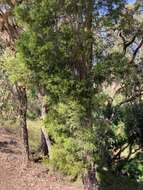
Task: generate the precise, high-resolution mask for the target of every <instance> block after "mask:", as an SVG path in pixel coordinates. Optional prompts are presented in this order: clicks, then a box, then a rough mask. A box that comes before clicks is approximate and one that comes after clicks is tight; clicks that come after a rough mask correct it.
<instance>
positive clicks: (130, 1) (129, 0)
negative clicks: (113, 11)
mask: <svg viewBox="0 0 143 190" xmlns="http://www.w3.org/2000/svg"><path fill="white" fill-rule="evenodd" d="M128 2H129V3H135V2H136V0H128Z"/></svg>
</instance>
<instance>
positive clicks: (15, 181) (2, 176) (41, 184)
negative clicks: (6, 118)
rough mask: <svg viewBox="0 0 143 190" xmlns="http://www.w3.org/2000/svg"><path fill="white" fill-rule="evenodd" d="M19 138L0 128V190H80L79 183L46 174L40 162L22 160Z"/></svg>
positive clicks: (21, 147)
mask: <svg viewBox="0 0 143 190" xmlns="http://www.w3.org/2000/svg"><path fill="white" fill-rule="evenodd" d="M22 150H23V146H22V143H21V141H20V140H19V138H17V137H16V136H14V135H12V134H10V133H8V132H6V131H5V130H3V129H0V190H61V189H62V190H82V188H81V185H79V184H77V183H71V182H69V181H67V180H66V181H64V180H62V179H61V178H59V177H55V176H53V175H50V174H48V172H47V171H46V169H45V168H44V167H42V166H41V165H40V164H34V163H32V162H31V163H30V164H29V165H28V167H27V166H26V164H25V161H24V156H23V155H24V154H23V152H22Z"/></svg>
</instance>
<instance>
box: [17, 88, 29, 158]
mask: <svg viewBox="0 0 143 190" xmlns="http://www.w3.org/2000/svg"><path fill="white" fill-rule="evenodd" d="M16 89H17V95H18V101H19V119H20V127H21V128H22V137H23V143H24V147H25V152H26V155H27V158H28V160H29V141H28V129H27V94H26V88H25V87H24V86H18V85H17V86H16Z"/></svg>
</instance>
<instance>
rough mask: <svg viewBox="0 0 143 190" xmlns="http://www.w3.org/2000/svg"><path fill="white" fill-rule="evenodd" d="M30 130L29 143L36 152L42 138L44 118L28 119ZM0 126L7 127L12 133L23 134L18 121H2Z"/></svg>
mask: <svg viewBox="0 0 143 190" xmlns="http://www.w3.org/2000/svg"><path fill="white" fill-rule="evenodd" d="M27 126H28V132H29V145H30V150H31V151H32V152H36V151H37V150H38V149H39V147H40V140H41V131H40V129H41V127H42V120H40V119H39V120H28V121H27ZM0 128H4V129H6V131H8V132H10V133H14V134H17V135H18V136H21V128H20V127H19V123H18V122H17V121H1V122H0Z"/></svg>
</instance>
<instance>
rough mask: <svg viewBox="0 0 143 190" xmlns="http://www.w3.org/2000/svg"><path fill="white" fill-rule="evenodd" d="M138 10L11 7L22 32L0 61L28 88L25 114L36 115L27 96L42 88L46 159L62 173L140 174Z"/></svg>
mask: <svg viewBox="0 0 143 190" xmlns="http://www.w3.org/2000/svg"><path fill="white" fill-rule="evenodd" d="M141 9H142V3H141V2H140V1H136V2H135V3H134V4H132V5H130V4H128V3H127V1H123V0H112V1H94V0H89V1H84V0H79V1H73V0H57V1H56V0H41V1H38V0H35V2H34V3H33V1H32V0H29V1H25V0H23V1H22V2H18V3H17V4H16V6H15V9H14V10H13V14H14V15H15V18H16V21H17V23H18V25H19V27H22V28H23V31H22V32H21V33H20V35H19V38H18V39H17V40H16V53H15V54H13V52H11V51H10V50H8V49H6V50H5V53H4V54H3V58H2V61H3V65H4V68H5V70H6V73H7V76H8V79H9V80H10V81H11V82H12V83H14V84H15V83H18V84H19V83H20V84H21V83H22V84H24V85H25V86H27V87H28V93H29V91H30V93H29V94H30V95H29V99H30V103H29V104H30V105H33V107H32V108H33V110H31V111H30V112H33V113H29V117H31V118H36V117H38V116H39V115H40V114H39V106H35V105H34V104H33V102H36V103H37V104H38V103H39V102H40V101H39V102H38V98H37V97H38V93H39V92H40V90H41V89H42V91H44V93H43V94H44V95H43V96H44V103H45V104H46V106H47V107H48V109H47V112H46V117H45V125H46V128H47V132H48V135H49V137H50V139H51V141H52V148H51V157H50V163H51V164H52V165H53V166H54V167H55V168H56V169H59V170H61V171H62V172H63V173H64V174H66V175H71V176H73V177H75V178H76V177H77V176H82V177H83V176H85V175H87V174H88V173H90V172H91V173H92V172H93V171H94V174H97V173H99V174H100V173H102V172H103V170H107V171H110V172H111V173H112V174H116V175H117V176H118V175H121V176H123V175H127V176H128V177H130V178H134V179H138V180H140V181H141V180H142V176H143V165H142V161H141V158H142V143H143V142H142V136H143V130H142V124H143V119H142V113H143V103H142V82H143V80H142V79H143V78H142V77H143V75H142V72H143V70H142V54H141V47H142V44H143V37H142V32H143V26H142V25H143V22H142V17H143V15H142V10H141ZM31 84H32V85H31ZM114 84H116V86H117V87H118V88H117V90H116V89H115V90H113V92H112V88H111V92H110V93H107V92H106V90H105V88H106V87H108V86H110V85H111V87H112V86H113V85H114ZM43 89H44V90H43ZM36 95H37V97H36ZM119 95H120V96H121V98H119V100H118V96H119ZM39 105H40V103H39ZM40 106H41V105H40ZM30 114H31V116H30ZM94 177H97V176H94ZM91 181H92V180H91ZM88 190H93V189H88Z"/></svg>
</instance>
